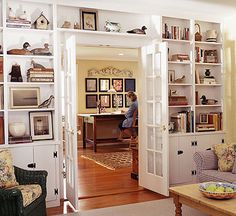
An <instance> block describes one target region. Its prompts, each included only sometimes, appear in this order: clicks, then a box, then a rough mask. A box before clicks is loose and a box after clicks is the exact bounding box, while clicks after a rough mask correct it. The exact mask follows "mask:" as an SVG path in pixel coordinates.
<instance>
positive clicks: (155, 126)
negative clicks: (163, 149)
mask: <svg viewBox="0 0 236 216" xmlns="http://www.w3.org/2000/svg"><path fill="white" fill-rule="evenodd" d="M146 126H147V127H152V128H161V125H158V124H146Z"/></svg>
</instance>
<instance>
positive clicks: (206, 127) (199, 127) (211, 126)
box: [196, 123, 216, 132]
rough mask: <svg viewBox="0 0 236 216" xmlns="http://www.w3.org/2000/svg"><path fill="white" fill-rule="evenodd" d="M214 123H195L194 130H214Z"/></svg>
mask: <svg viewBox="0 0 236 216" xmlns="http://www.w3.org/2000/svg"><path fill="white" fill-rule="evenodd" d="M215 130H216V128H215V125H214V124H210V123H206V124H202V123H200V124H196V131H197V132H205V131H215Z"/></svg>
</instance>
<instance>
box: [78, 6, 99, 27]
mask: <svg viewBox="0 0 236 216" xmlns="http://www.w3.org/2000/svg"><path fill="white" fill-rule="evenodd" d="M97 14H98V12H97V10H92V9H85V8H82V9H81V10H80V20H81V29H84V30H91V31H97V30H98V28H97V27H98V15H97Z"/></svg>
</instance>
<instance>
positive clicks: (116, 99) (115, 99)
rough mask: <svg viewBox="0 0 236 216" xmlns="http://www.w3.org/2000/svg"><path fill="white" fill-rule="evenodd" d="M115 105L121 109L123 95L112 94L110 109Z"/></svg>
mask: <svg viewBox="0 0 236 216" xmlns="http://www.w3.org/2000/svg"><path fill="white" fill-rule="evenodd" d="M116 104H118V107H123V94H112V107H113V108H115V107H116Z"/></svg>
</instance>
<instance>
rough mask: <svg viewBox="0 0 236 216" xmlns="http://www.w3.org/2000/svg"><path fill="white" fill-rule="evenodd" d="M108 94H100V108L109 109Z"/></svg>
mask: <svg viewBox="0 0 236 216" xmlns="http://www.w3.org/2000/svg"><path fill="white" fill-rule="evenodd" d="M110 98H111V97H110V95H109V94H100V95H99V100H100V101H101V106H102V107H106V108H110V107H111V99H110Z"/></svg>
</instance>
